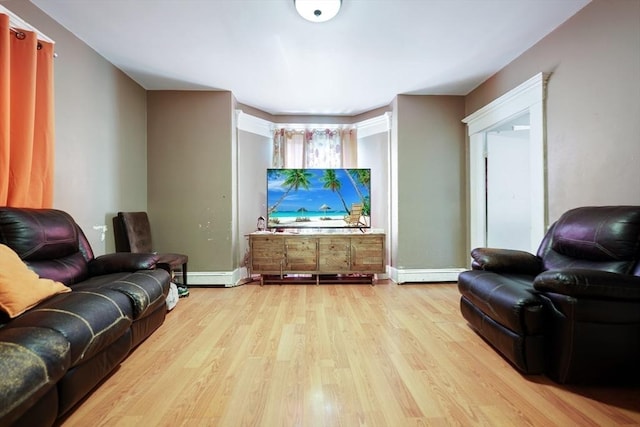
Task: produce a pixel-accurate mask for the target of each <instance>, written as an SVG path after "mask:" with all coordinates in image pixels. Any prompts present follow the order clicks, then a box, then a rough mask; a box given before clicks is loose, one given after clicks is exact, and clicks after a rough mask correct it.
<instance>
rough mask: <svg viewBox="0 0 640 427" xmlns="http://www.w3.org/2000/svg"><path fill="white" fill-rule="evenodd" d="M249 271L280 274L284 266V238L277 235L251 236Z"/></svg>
mask: <svg viewBox="0 0 640 427" xmlns="http://www.w3.org/2000/svg"><path fill="white" fill-rule="evenodd" d="M250 240H251V272H252V273H257V274H280V273H281V272H282V269H283V268H284V239H283V238H282V237H279V236H251V238H250Z"/></svg>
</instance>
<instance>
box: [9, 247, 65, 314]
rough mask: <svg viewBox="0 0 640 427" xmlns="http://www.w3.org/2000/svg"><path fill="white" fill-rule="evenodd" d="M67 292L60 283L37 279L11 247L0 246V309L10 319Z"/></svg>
mask: <svg viewBox="0 0 640 427" xmlns="http://www.w3.org/2000/svg"><path fill="white" fill-rule="evenodd" d="M69 291H71V289H70V288H68V287H66V286H64V285H63V284H62V283H59V282H55V281H53V280H50V279H42V278H40V277H38V275H37V274H36V273H34V272H33V271H31V270H29V268H28V267H27V265H26V264H25V263H24V262H23V261H22V260H21V259H20V257H19V256H18V254H16V253H15V252H14V251H13V250H12V249H11V248H10V247H8V246H5V245H2V244H0V309H1V310H2V311H4V312H5V313H6V314H7V315H8V316H9V317H10V318H13V317H16V316H18V315H20V314H22V313H24V312H25V311H27V310H28V309H30V308H31V307H33V306H35V305H36V304H38V303H39V302H40V301H43V300H45V299H47V298H51V297H52V296H54V295H56V294H59V293H63V292H69Z"/></svg>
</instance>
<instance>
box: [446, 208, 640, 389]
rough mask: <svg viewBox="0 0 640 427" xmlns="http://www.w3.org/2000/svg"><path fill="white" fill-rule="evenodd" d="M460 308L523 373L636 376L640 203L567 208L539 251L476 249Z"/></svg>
mask: <svg viewBox="0 0 640 427" xmlns="http://www.w3.org/2000/svg"><path fill="white" fill-rule="evenodd" d="M471 256H472V258H473V264H472V270H469V271H466V272H463V273H461V274H460V276H459V278H458V289H459V290H460V293H461V299H460V309H461V311H462V315H463V316H464V318H465V319H466V320H467V321H468V322H469V324H470V325H471V326H472V327H473V329H475V330H476V331H477V332H478V333H479V334H480V335H481V336H482V337H483V338H484V339H485V340H486V341H487V342H489V343H490V344H491V345H492V346H493V347H494V348H495V349H496V350H498V351H499V352H500V353H501V354H502V355H503V356H504V357H505V358H506V359H507V360H509V361H510V362H511V363H512V364H513V365H514V366H515V367H517V368H518V369H519V370H520V371H522V372H523V373H527V374H537V373H545V374H547V375H548V376H549V377H551V378H552V379H554V380H555V381H557V382H560V383H595V382H618V381H623V382H640V363H639V361H640V206H596V207H582V208H576V209H572V210H570V211H568V212H566V213H565V214H563V215H562V216H561V217H560V218H559V219H558V221H556V223H555V224H553V225H552V226H551V228H550V229H549V230H548V232H547V234H546V236H545V237H544V239H543V241H542V243H541V244H540V247H539V249H538V251H537V254H535V255H534V254H530V253H528V252H523V251H516V250H509V249H495V248H476V249H474V250H473V251H472V252H471Z"/></svg>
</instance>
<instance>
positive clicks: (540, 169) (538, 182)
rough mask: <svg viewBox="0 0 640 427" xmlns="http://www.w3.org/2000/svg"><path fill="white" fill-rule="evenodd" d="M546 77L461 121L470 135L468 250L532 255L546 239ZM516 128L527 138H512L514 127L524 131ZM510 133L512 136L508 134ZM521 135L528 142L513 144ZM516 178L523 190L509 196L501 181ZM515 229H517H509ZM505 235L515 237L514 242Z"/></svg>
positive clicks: (509, 186) (526, 85)
mask: <svg viewBox="0 0 640 427" xmlns="http://www.w3.org/2000/svg"><path fill="white" fill-rule="evenodd" d="M547 79H548V74H544V73H540V74H538V75H536V76H534V77H532V78H531V79H529V80H527V81H526V82H524V83H522V84H521V85H520V86H518V87H516V88H515V89H513V90H511V91H509V92H508V93H506V94H505V95H503V96H501V97H500V98H498V99H496V100H494V101H493V102H491V103H489V104H488V105H486V106H484V107H482V108H481V109H479V110H478V111H476V112H475V113H473V114H471V115H469V116H468V117H466V118H465V119H464V120H463V122H464V123H466V124H467V127H468V134H469V147H468V152H469V193H470V198H469V219H470V235H469V242H470V246H471V248H476V247H486V246H489V245H492V246H494V247H496V246H497V247H513V248H514V249H521V250H526V251H528V252H532V253H535V251H536V250H537V247H538V245H539V243H540V241H541V240H542V237H543V236H544V233H545V230H546V223H547V207H546V177H545V134H544V129H545V124H544V116H545V114H544V94H545V91H546V82H547ZM527 119H528V120H527ZM520 121H523V123H520ZM524 121H528V124H526V123H524ZM516 126H518V127H516ZM520 126H529V129H526V130H527V133H528V135H525V134H524V133H522V134H520V135H519V136H516V134H515V132H516V131H515V130H514V129H519V130H520V131H521V130H524V128H522V127H520ZM509 129H511V131H510V132H511V134H510V135H508V134H507V132H509ZM500 135H502V136H500ZM527 136H528V137H527ZM525 137H526V143H524V142H523V141H520V144H518V143H517V140H516V138H521V139H522V140H525ZM505 141H506V142H505ZM501 157H502V158H501ZM492 159H493V160H492ZM500 165H502V166H500ZM517 165H520V166H519V167H518V166H517ZM523 165H524V166H523ZM514 168H515V171H514ZM516 172H517V174H516ZM494 175H495V176H494ZM515 175H518V178H516V177H515ZM516 179H519V180H520V185H522V186H523V188H521V189H518V191H517V194H515V193H510V192H509V191H510V190H513V189H514V187H513V186H511V185H503V186H504V187H505V188H506V189H505V188H503V189H501V188H500V185H501V183H502V184H504V182H505V181H509V180H514V181H515V180H516ZM501 193H502V195H500V194H501ZM494 195H495V196H496V197H495V199H494V197H493V196H494ZM500 199H502V201H501V200H500ZM506 199H510V200H508V201H509V203H508V205H509V209H512V211H510V212H503V211H501V209H504V207H502V208H501V206H500V203H504V202H505V200H506ZM513 227H515V230H516V231H509V229H510V228H511V229H513ZM489 232H491V236H489ZM509 234H517V235H518V236H516V237H517V239H512V238H511V237H513V236H509ZM503 245H506V246H503Z"/></svg>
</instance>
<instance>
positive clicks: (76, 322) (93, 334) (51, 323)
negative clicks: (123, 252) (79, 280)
mask: <svg viewBox="0 0 640 427" xmlns="http://www.w3.org/2000/svg"><path fill="white" fill-rule="evenodd" d="M132 315H133V314H132V307H131V303H130V301H129V299H128V298H127V297H126V295H123V294H122V293H120V292H117V291H113V290H110V289H92V290H86V291H73V292H69V293H65V294H60V295H56V296H55V297H53V298H51V299H49V300H47V301H45V302H43V303H40V304H39V305H38V306H37V307H35V308H33V309H31V310H29V311H27V312H26V313H24V314H22V315H21V316H18V317H17V318H15V319H13V320H12V321H11V322H10V323H9V324H7V325H5V326H4V328H22V327H42V328H49V329H52V330H54V331H57V332H59V333H60V334H62V335H63V336H64V337H65V338H66V339H67V341H69V343H70V345H71V366H75V365H78V364H80V363H82V362H83V361H85V360H87V359H90V358H91V357H93V356H94V355H95V354H97V353H98V352H100V351H102V350H103V349H105V348H106V347H108V346H109V345H110V344H112V343H113V342H114V341H116V340H117V339H118V338H120V337H121V336H122V335H124V334H125V333H126V332H127V331H128V329H129V328H130V327H131V323H132V320H131V318H132Z"/></svg>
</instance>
